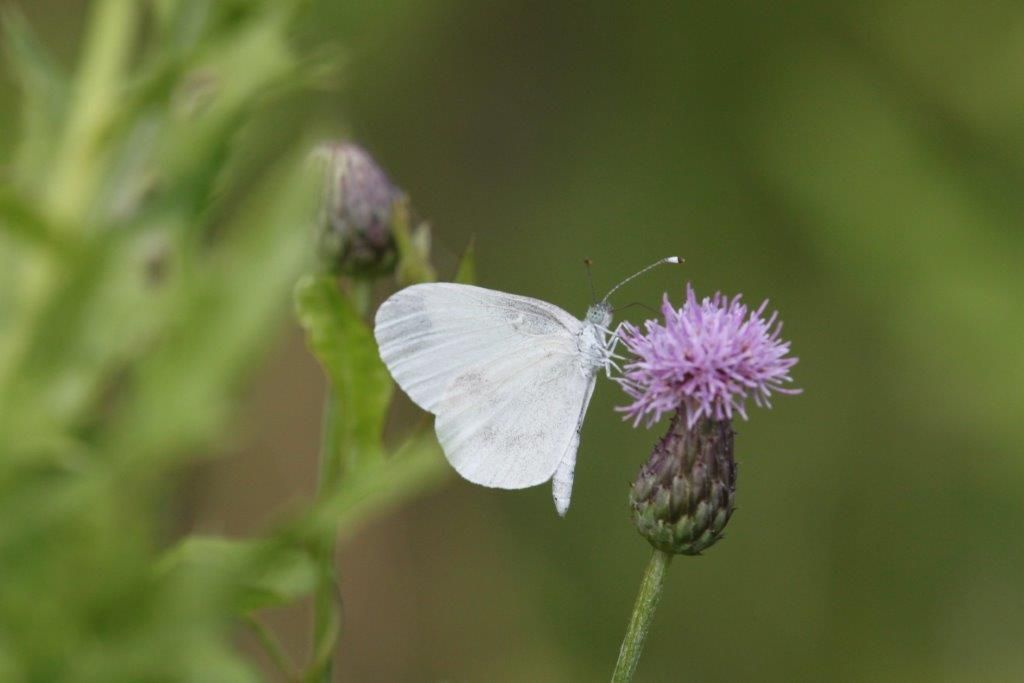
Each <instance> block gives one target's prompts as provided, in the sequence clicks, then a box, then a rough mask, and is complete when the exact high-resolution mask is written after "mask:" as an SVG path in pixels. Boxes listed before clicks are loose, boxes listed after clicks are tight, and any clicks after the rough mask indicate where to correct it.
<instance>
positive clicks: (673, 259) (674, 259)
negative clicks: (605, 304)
mask: <svg viewBox="0 0 1024 683" xmlns="http://www.w3.org/2000/svg"><path fill="white" fill-rule="evenodd" d="M682 262H683V259H681V258H679V257H678V256H669V257H668V258H663V259H661V260H660V261H658V262H656V263H652V264H651V265H649V266H647V267H646V268H643V269H641V270H638V271H637V272H635V273H633V274H632V275H630V276H629V277H627V278H626V279H625V280H623V281H622V282H620V283H619V284H617V285H615V286H614V287H612V288H611V291H609V292H608V293H607V294H605V295H604V298H603V299H601V301H608V297H610V296H611V295H612V294H614V293H615V291H616V290H617V289H618V288H619V287H621V286H622V285H624V284H626V283H627V282H629V281H630V280H632V279H633V278H636V277H639V276H641V275H643V274H644V273H646V272H647V271H648V270H650V269H651V268H657V267H658V266H660V265H662V264H664V263H682Z"/></svg>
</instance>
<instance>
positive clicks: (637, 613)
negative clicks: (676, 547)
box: [612, 550, 672, 683]
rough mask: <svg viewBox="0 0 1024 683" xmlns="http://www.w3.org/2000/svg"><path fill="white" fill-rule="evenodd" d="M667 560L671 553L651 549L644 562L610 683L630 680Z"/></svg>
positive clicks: (663, 581) (634, 671) (623, 682)
mask: <svg viewBox="0 0 1024 683" xmlns="http://www.w3.org/2000/svg"><path fill="white" fill-rule="evenodd" d="M671 561H672V555H670V554H669V553H666V552H663V551H661V550H655V551H654V554H652V555H651V561H650V562H648V563H647V569H646V570H645V571H644V578H643V581H641V582H640V593H639V594H638V595H637V596H636V604H635V605H633V616H632V617H630V619H629V628H627V629H626V637H625V638H623V639H622V647H621V648H620V649H619V661H618V662H616V664H615V672H614V673H612V683H628V682H629V681H632V680H633V674H634V673H636V667H637V664H639V663H640V654H641V653H642V652H643V649H644V640H645V639H646V638H647V631H649V630H650V628H651V622H652V621H653V620H654V611H655V610H656V609H657V607H658V600H660V599H661V589H662V587H663V586H664V585H665V570H666V569H668V565H669V563H670V562H671Z"/></svg>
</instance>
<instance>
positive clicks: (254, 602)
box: [157, 536, 319, 614]
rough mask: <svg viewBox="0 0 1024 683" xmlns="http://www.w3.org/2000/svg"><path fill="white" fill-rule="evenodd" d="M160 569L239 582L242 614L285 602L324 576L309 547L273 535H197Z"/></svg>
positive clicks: (184, 575)
mask: <svg viewBox="0 0 1024 683" xmlns="http://www.w3.org/2000/svg"><path fill="white" fill-rule="evenodd" d="M157 570H158V573H159V574H162V575H165V576H170V575H173V574H178V577H179V578H185V579H186V580H189V581H197V582H201V583H215V584H221V585H224V586H229V587H230V586H234V587H235V588H234V589H233V590H234V591H235V596H234V601H233V602H234V605H235V608H236V609H237V611H238V613H239V614H242V613H248V612H251V611H253V610H257V609H263V608H266V607H273V606H276V605H284V604H287V603H290V602H293V601H294V600H297V599H299V598H301V597H303V596H305V595H308V594H309V593H311V592H312V591H313V589H314V588H315V587H316V585H317V582H318V581H319V569H318V566H317V563H316V561H315V560H314V558H313V557H312V555H310V553H309V552H307V551H305V550H303V549H299V548H295V547H287V546H284V545H282V544H280V543H278V542H274V541H253V540H236V539H228V538H220V537H214V536H192V537H189V538H186V539H185V540H184V541H182V542H181V543H180V544H179V545H178V546H177V547H175V548H174V549H172V550H171V551H170V552H169V553H168V554H167V555H165V556H164V558H163V559H162V560H161V561H160V563H159V564H158V566H157Z"/></svg>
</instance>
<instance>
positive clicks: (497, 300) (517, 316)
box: [374, 282, 582, 412]
mask: <svg viewBox="0 0 1024 683" xmlns="http://www.w3.org/2000/svg"><path fill="white" fill-rule="evenodd" d="M581 327H582V323H581V322H580V321H579V320H577V319H576V318H574V317H573V316H571V315H570V314H568V313H566V312H565V311H563V310H562V309H560V308H558V307H557V306H554V305H552V304H549V303H546V302H544V301H540V300H539V299H531V298H529V297H524V296H515V295H513V294H505V293H503V292H496V291H493V290H490V289H484V288H482V287H473V286H471V285H459V284H453V283H440V282H439V283H433V284H423V285H413V286H412V287H406V288H405V289H403V290H401V291H400V292H397V293H396V294H394V295H393V296H392V297H391V298H389V299H388V300H387V301H385V302H384V303H383V304H382V305H381V307H380V308H379V309H378V311H377V318H376V324H375V326H374V334H375V335H376V337H377V344H378V346H379V347H380V355H381V358H382V359H383V360H384V363H385V365H387V366H388V370H390V371H391V375H392V376H393V377H394V378H395V381H396V382H398V385H399V386H400V387H402V389H403V390H404V391H405V393H407V394H408V395H409V397H410V398H411V399H412V400H413V401H415V402H416V404H417V405H419V406H420V407H421V408H423V409H424V410H429V411H430V412H436V409H437V406H438V404H439V403H440V401H441V399H442V398H443V397H444V392H445V390H446V389H447V387H448V385H449V384H450V383H451V381H452V380H453V379H455V378H456V377H458V376H459V375H461V374H462V373H463V372H465V371H466V370H468V369H470V368H473V367H476V366H479V365H485V364H488V363H493V362H495V361H497V360H498V359H500V358H502V357H506V356H510V355H514V354H517V353H520V352H521V350H522V348H523V347H524V346H528V345H530V344H532V343H535V342H537V340H539V339H542V338H545V337H551V338H556V339H563V340H565V342H566V343H567V344H568V343H569V342H570V341H571V342H572V344H575V339H576V336H577V335H578V334H579V331H580V329H581Z"/></svg>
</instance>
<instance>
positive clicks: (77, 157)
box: [47, 0, 142, 226]
mask: <svg viewBox="0 0 1024 683" xmlns="http://www.w3.org/2000/svg"><path fill="white" fill-rule="evenodd" d="M141 5H142V3H140V2H138V0H101V1H100V2H98V3H97V4H96V5H95V9H94V10H93V12H92V16H91V18H90V20H89V29H88V35H87V36H86V43H85V50H84V52H83V54H82V61H81V67H80V69H79V71H78V78H77V80H76V82H75V92H74V101H73V104H72V109H71V112H70V115H69V117H68V122H67V126H66V128H65V130H64V138H63V140H62V141H61V149H60V152H59V155H58V158H57V161H56V164H55V167H54V173H53V177H52V178H51V182H50V186H49V188H48V191H49V195H48V197H47V199H48V206H49V209H50V211H51V212H52V213H51V215H52V216H54V217H55V218H56V219H57V221H58V223H59V224H61V225H68V226H76V225H80V224H81V223H82V222H83V221H82V220H81V219H82V216H83V215H84V214H85V213H86V208H87V206H88V204H89V202H90V201H92V197H93V195H94V194H95V192H94V190H95V186H96V183H97V182H98V181H99V179H100V177H101V175H102V174H101V171H100V165H101V163H102V160H101V157H102V155H101V153H100V149H99V148H100V142H101V138H102V136H103V134H104V129H105V127H106V126H107V124H108V123H109V121H110V118H111V116H112V114H113V112H114V110H115V109H116V107H117V106H118V97H119V96H120V90H121V88H122V85H123V78H124V72H125V69H126V67H127V65H128V60H129V58H130V57H131V51H132V47H133V46H134V41H135V32H136V30H137V28H138V20H139V11H140V10H139V8H140V6H141Z"/></svg>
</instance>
